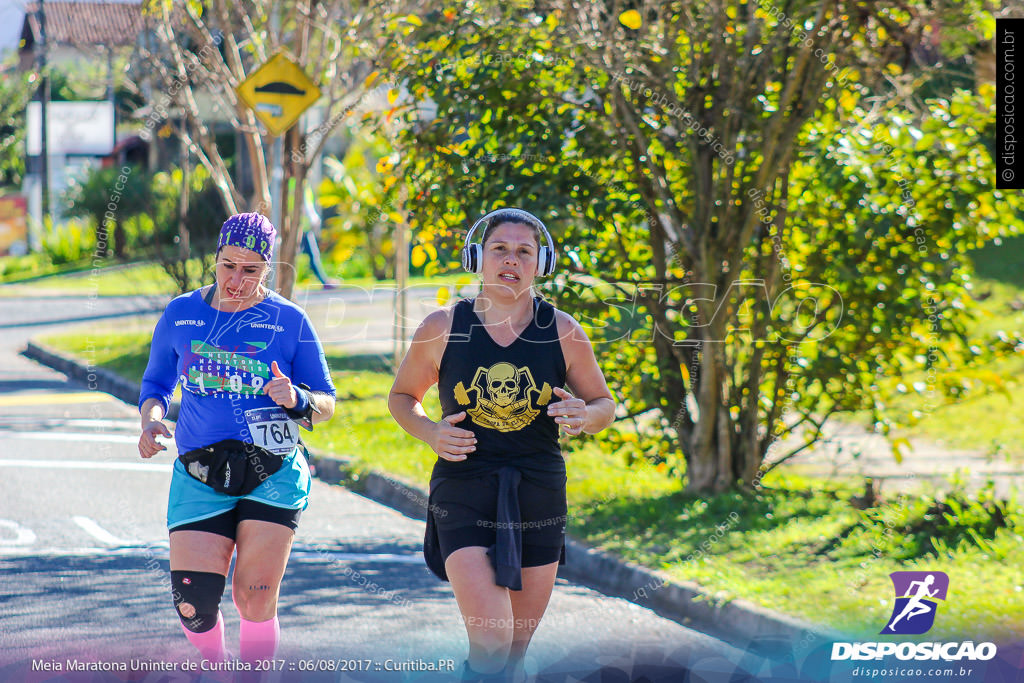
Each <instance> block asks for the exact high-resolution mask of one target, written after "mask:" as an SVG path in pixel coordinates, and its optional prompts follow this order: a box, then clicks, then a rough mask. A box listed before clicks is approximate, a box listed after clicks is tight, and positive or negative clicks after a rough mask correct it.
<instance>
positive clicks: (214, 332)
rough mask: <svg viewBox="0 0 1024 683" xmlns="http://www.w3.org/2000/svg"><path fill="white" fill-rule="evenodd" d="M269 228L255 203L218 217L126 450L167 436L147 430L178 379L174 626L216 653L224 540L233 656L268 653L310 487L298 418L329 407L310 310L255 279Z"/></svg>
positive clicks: (153, 357)
mask: <svg viewBox="0 0 1024 683" xmlns="http://www.w3.org/2000/svg"><path fill="white" fill-rule="evenodd" d="M276 236H277V232H276V230H275V228H274V226H273V225H272V224H271V223H270V221H269V220H268V219H267V217H266V216H262V215H260V214H258V213H246V214H238V215H235V216H232V217H230V218H229V219H228V220H227V221H226V222H225V223H224V225H223V227H222V228H221V233H220V238H219V240H218V246H217V265H216V282H215V284H213V285H210V286H207V287H203V288H201V289H198V290H196V291H193V292H190V293H188V294H184V295H182V296H179V297H177V298H175V299H174V300H173V301H171V303H170V304H168V306H167V308H166V310H165V311H164V313H163V315H162V316H161V318H160V320H159V322H158V323H157V325H156V330H155V331H154V334H153V343H152V346H151V348H150V356H149V364H148V365H147V367H146V372H145V375H144V377H143V382H142V392H141V394H140V397H139V406H140V407H139V410H140V413H141V416H142V434H141V436H140V438H139V454H140V455H141V456H142V457H143V458H151V457H153V456H154V455H156V454H157V453H158V452H159V451H162V450H166V447H165V446H163V445H162V444H160V443H159V442H158V441H157V439H156V437H158V436H165V437H170V436H171V434H170V432H169V430H168V429H167V426H166V425H165V424H164V423H163V422H162V419H163V417H164V416H165V415H166V414H167V409H168V405H169V402H170V399H171V396H172V394H173V392H174V388H175V386H176V385H177V384H178V383H179V382H180V383H181V387H182V392H181V410H180V412H179V415H178V419H177V425H176V428H175V434H174V439H175V443H176V445H177V449H178V454H179V457H178V459H177V460H176V461H175V463H174V468H173V474H172V479H171V488H170V496H169V500H168V505H167V526H168V529H169V532H170V565H171V585H172V591H173V594H172V598H173V602H174V606H175V609H176V611H177V613H178V617H179V618H180V620H181V623H182V628H183V629H184V631H185V635H186V637H187V638H188V639H189V641H190V642H192V644H193V645H195V646H196V647H197V648H198V649H199V651H200V653H201V654H202V656H203V657H204V658H206V659H208V660H211V661H215V662H216V661H224V660H226V659H227V658H228V654H227V650H226V648H225V643H224V620H223V617H222V615H221V613H220V602H221V597H222V595H223V592H224V588H225V584H226V577H227V573H228V567H229V565H230V563H231V556H232V554H233V553H234V552H236V551H237V553H238V557H237V560H236V562H235V571H234V578H233V582H232V591H231V592H232V598H233V600H234V603H235V606H236V607H237V609H238V612H239V615H240V617H241V633H240V639H239V656H240V657H241V658H242V660H244V661H255V660H261V659H272V658H273V656H274V653H275V650H276V648H277V643H278V640H279V637H280V630H279V627H278V621H277V599H278V594H279V591H280V587H281V578H282V577H283V575H284V570H285V565H286V564H287V561H288V555H289V552H290V550H291V543H292V537H293V536H294V534H295V529H296V528H297V525H298V520H299V515H300V514H301V512H302V510H303V509H305V507H306V505H307V503H308V495H309V489H310V475H309V467H308V465H307V463H306V460H305V458H304V457H303V456H302V454H301V452H300V449H299V448H298V437H299V433H298V425H300V424H301V425H303V426H304V427H305V428H307V429H310V428H311V427H312V425H313V424H314V423H317V422H323V421H325V420H328V419H330V418H331V416H332V415H333V413H334V398H335V389H334V384H333V383H332V381H331V377H330V373H329V371H328V369H327V362H326V360H325V358H324V354H323V348H322V347H321V344H320V341H319V339H318V338H317V336H316V333H315V331H314V330H313V326H312V325H311V324H310V321H309V318H308V317H307V316H306V314H305V312H304V311H303V310H302V309H301V308H299V307H298V306H296V305H295V304H293V303H292V302H291V301H288V300H287V299H284V298H283V297H281V296H279V295H278V294H276V293H275V292H271V291H270V290H268V289H267V288H266V287H265V286H264V282H265V280H266V276H267V274H268V273H269V271H270V263H271V260H272V257H273V249H274V241H275V239H276Z"/></svg>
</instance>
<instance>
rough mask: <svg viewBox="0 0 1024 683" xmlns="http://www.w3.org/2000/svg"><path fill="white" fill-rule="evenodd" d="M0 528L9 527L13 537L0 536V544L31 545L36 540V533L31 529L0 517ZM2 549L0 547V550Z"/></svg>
mask: <svg viewBox="0 0 1024 683" xmlns="http://www.w3.org/2000/svg"><path fill="white" fill-rule="evenodd" d="M0 529H10V530H11V531H13V532H14V538H0V546H15V545H32V544H33V543H35V542H36V535H35V534H34V533H33V532H32V530H31V529H26V528H25V527H23V526H21V525H20V524H18V523H17V522H12V521H11V520H9V519H0ZM3 550H4V548H0V552H3Z"/></svg>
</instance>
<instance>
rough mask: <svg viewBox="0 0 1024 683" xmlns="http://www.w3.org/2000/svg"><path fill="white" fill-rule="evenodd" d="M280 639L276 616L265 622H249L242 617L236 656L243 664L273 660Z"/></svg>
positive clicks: (279, 628)
mask: <svg viewBox="0 0 1024 683" xmlns="http://www.w3.org/2000/svg"><path fill="white" fill-rule="evenodd" d="M280 638H281V627H280V626H279V625H278V623H277V617H276V616H275V617H274V618H273V619H267V620H266V621H249V620H248V619H245V618H244V617H243V618H242V619H241V628H240V629H239V634H238V656H239V658H240V659H241V660H242V661H243V662H254V661H256V660H260V659H273V658H274V653H275V652H277V641H278V640H280Z"/></svg>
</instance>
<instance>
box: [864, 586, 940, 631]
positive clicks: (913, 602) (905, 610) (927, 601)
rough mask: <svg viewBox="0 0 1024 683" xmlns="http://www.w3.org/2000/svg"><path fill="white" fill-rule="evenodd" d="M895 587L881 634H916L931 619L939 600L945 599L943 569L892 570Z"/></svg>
mask: <svg viewBox="0 0 1024 683" xmlns="http://www.w3.org/2000/svg"><path fill="white" fill-rule="evenodd" d="M889 578H890V579H892V587H893V588H894V589H895V590H896V602H895V603H894V604H893V607H892V616H890V617H889V621H888V623H887V624H886V625H885V628H883V629H882V630H881V632H880V633H881V634H882V635H894V634H896V635H904V636H911V635H915V636H916V635H920V634H922V633H927V632H928V629H930V628H931V627H932V625H933V624H934V623H935V612H936V611H938V607H939V603H938V601H939V600H943V601H945V599H946V592H947V591H948V590H949V577H948V576H946V573H945V572H893V573H892V574H889Z"/></svg>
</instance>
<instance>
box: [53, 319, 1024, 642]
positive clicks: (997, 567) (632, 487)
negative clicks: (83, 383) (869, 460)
mask: <svg viewBox="0 0 1024 683" xmlns="http://www.w3.org/2000/svg"><path fill="white" fill-rule="evenodd" d="M149 334H150V332H149V328H146V329H143V328H142V327H140V328H138V329H129V330H126V331H125V332H123V333H118V334H101V333H99V332H97V333H95V334H94V333H91V332H90V333H78V334H75V335H64V336H61V337H49V338H47V339H44V340H42V341H44V342H45V343H48V344H51V345H54V346H57V347H59V348H62V349H64V350H65V351H68V352H71V353H74V354H77V355H82V354H83V353H85V352H89V353H91V354H92V357H91V360H92V361H93V362H95V363H96V364H98V365H102V366H105V367H109V368H111V369H113V370H115V371H118V372H121V373H122V374H124V375H125V376H126V377H131V378H135V379H138V378H139V377H140V376H141V373H142V371H143V369H144V367H145V362H146V357H147V352H148V342H149ZM328 361H329V364H330V367H331V368H332V375H333V377H334V381H335V384H336V386H337V388H338V406H337V410H336V413H335V417H334V419H333V420H332V421H331V422H330V423H328V424H327V425H322V426H320V427H318V428H317V429H316V430H315V431H314V432H312V434H310V435H308V441H309V443H310V447H311V448H312V449H313V450H314V451H317V452H321V453H332V454H335V455H339V456H343V457H346V458H349V459H351V460H352V461H353V463H354V466H355V467H356V468H357V470H358V469H362V470H376V471H379V472H382V473H386V474H388V475H389V476H392V477H395V478H397V479H401V480H404V481H407V482H409V483H412V484H414V485H418V486H420V487H422V488H425V487H426V483H427V480H428V479H429V473H430V468H431V466H432V464H433V462H434V455H433V453H432V451H431V450H430V449H429V448H428V447H427V446H426V445H425V444H423V443H422V442H419V441H417V440H415V439H413V438H412V437H410V436H409V435H407V434H406V433H405V432H404V431H402V430H401V428H399V427H398V426H397V424H395V422H394V421H393V420H392V419H391V417H390V415H389V414H388V410H387V406H386V402H385V398H386V396H387V392H388V389H389V388H390V386H391V381H392V374H391V371H390V368H389V366H388V363H387V361H386V360H385V359H383V358H381V357H377V356H342V355H338V354H331V353H329V355H328ZM424 403H425V408H426V410H427V413H428V414H430V415H433V416H435V417H436V416H438V415H439V411H440V408H439V404H438V401H437V396H436V392H434V391H432V392H431V393H430V394H428V396H427V398H426V399H425V401H424ZM567 446H573V447H574V448H573V450H571V452H567V463H568V471H569V484H568V495H569V505H570V519H569V529H570V532H571V533H572V534H573V535H574V536H576V537H577V538H579V539H581V540H583V541H585V542H587V543H590V544H592V545H595V546H599V547H601V548H604V549H606V550H609V551H612V552H614V553H616V554H618V555H620V556H621V557H623V558H625V559H628V560H631V561H634V562H637V563H640V564H642V565H645V566H648V567H651V568H654V569H656V570H659V571H660V572H662V574H663V575H664V576H665V577H667V578H672V579H677V580H688V581H696V582H698V583H700V584H701V585H703V586H704V587H705V588H706V589H707V590H708V591H710V592H711V593H712V594H714V595H715V599H718V600H729V599H733V598H745V599H747V600H751V601H753V602H755V603H758V604H761V605H764V606H765V607H768V608H771V609H776V610H779V611H782V612H785V613H788V614H792V615H794V616H798V617H802V618H804V619H807V620H809V621H811V622H813V623H818V624H822V625H827V626H831V627H833V628H835V629H838V630H841V631H843V632H846V633H849V634H852V635H858V636H860V637H864V638H870V639H877V633H878V631H879V630H881V628H882V626H883V625H884V623H885V620H886V619H887V618H888V616H889V610H890V609H891V606H892V587H891V583H890V581H889V578H888V575H889V573H890V572H892V571H896V570H908V569H921V570H939V571H944V572H946V573H947V574H948V575H949V576H950V595H949V596H948V599H947V601H946V602H945V603H944V604H942V605H941V606H940V607H939V612H940V618H939V619H937V620H936V625H935V627H934V628H933V629H932V630H931V631H930V632H929V637H930V638H932V639H942V638H949V639H952V638H957V637H968V636H969V637H971V638H973V639H975V640H976V641H977V640H978V639H993V640H1001V639H1005V638H1011V637H1017V638H1019V634H1020V633H1021V632H1022V631H1024V578H1022V576H1021V574H1020V571H1019V567H1020V566H1021V565H1022V564H1024V538H1022V534H1024V513H1022V512H1021V510H1020V508H1017V507H1013V506H1010V505H1003V506H1000V504H998V503H996V502H994V501H992V500H989V499H986V498H985V494H984V492H983V493H982V494H978V496H979V497H978V498H977V499H970V498H967V497H966V496H965V495H963V494H958V493H954V494H953V495H951V496H950V497H949V498H948V499H947V501H946V502H945V503H942V504H938V503H936V502H935V501H934V499H933V498H929V497H926V496H917V497H906V496H904V497H898V498H894V499H891V500H888V501H886V502H883V503H882V504H881V505H880V506H879V507H877V508H872V509H871V510H870V511H868V512H861V511H859V510H857V509H856V508H854V507H853V505H851V502H850V498H851V497H852V496H853V495H854V494H855V493H857V491H856V490H855V489H853V488H852V487H844V486H843V485H839V484H836V483H834V482H821V481H815V480H809V479H800V478H797V477H794V476H785V475H781V474H779V475H776V474H775V473H772V474H770V475H768V477H766V478H765V481H764V484H765V488H764V489H762V490H761V491H759V492H757V493H755V494H739V493H726V494H721V495H716V496H702V497H694V496H690V495H686V494H685V493H684V492H683V491H682V490H681V487H680V484H679V481H678V480H676V479H673V478H671V477H669V476H667V475H666V474H664V473H663V472H662V471H660V470H659V469H658V468H656V467H654V466H651V465H650V464H647V463H646V462H644V461H641V462H640V463H639V464H638V465H634V466H632V467H628V466H627V465H626V464H625V462H624V460H623V459H622V458H621V457H616V456H613V455H610V454H608V453H605V452H603V451H602V450H601V441H600V440H599V439H591V440H588V441H586V442H584V443H583V444H582V445H579V443H578V442H571V443H567ZM887 529H888V531H887ZM654 590H657V588H656V587H650V588H649V589H648V592H653V591H654Z"/></svg>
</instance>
